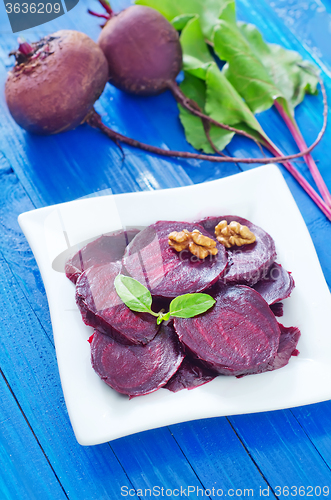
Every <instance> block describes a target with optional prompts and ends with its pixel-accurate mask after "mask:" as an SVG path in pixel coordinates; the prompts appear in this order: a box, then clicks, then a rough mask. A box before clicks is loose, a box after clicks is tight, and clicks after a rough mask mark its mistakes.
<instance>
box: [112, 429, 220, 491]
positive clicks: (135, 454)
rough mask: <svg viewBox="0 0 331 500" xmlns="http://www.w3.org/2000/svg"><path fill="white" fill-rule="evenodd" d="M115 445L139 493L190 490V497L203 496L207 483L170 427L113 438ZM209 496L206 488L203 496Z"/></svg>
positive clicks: (114, 447)
mask: <svg viewBox="0 0 331 500" xmlns="http://www.w3.org/2000/svg"><path fill="white" fill-rule="evenodd" d="M112 448H113V450H114V452H115V453H116V456H117V457H118V459H119V460H120V462H121V464H122V465H123V467H124V469H125V471H126V473H127V474H128V477H129V479H130V480H131V482H132V485H133V487H134V489H135V491H136V494H137V496H140V497H149V496H150V497H157V496H161V497H170V498H175V497H176V496H177V497H182V496H186V495H187V494H188V492H189V497H190V498H193V499H198V498H199V496H200V498H201V491H204V486H203V484H202V483H201V480H200V479H199V477H198V476H197V475H196V474H195V472H194V470H192V467H191V465H190V464H189V463H188V462H187V459H186V457H185V455H184V454H183V453H182V451H181V450H180V448H179V447H178V445H177V443H176V441H175V440H174V439H173V437H172V436H171V434H170V432H169V430H168V429H167V428H165V427H164V428H162V429H157V430H152V431H147V432H141V433H139V434H135V435H133V436H128V437H124V438H121V439H118V440H116V441H113V442H112ZM198 488H199V490H200V493H199V491H198ZM121 491H122V496H123V495H125V496H129V495H130V494H132V496H133V491H132V493H128V494H127V495H126V492H127V490H126V489H124V488H123V490H121ZM119 493H121V492H119ZM119 497H120V495H118V498H119ZM210 497H211V495H208V491H207V495H205V494H204V498H210Z"/></svg>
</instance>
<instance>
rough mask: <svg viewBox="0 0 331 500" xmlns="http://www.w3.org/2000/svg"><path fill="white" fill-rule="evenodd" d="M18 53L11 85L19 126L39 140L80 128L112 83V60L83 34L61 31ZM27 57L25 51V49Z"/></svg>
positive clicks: (8, 86)
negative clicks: (109, 76)
mask: <svg viewBox="0 0 331 500" xmlns="http://www.w3.org/2000/svg"><path fill="white" fill-rule="evenodd" d="M31 49H32V52H31V53H29V54H24V53H22V52H20V51H17V52H16V53H15V55H16V60H17V62H16V66H15V67H14V68H13V70H12V71H10V72H9V75H8V78H7V82H6V89H5V94H6V101H7V105H8V108H9V111H10V112H11V114H12V116H13V118H14V120H15V121H16V122H17V123H18V124H19V125H20V126H21V127H22V128H24V129H25V130H28V131H29V132H33V133H35V134H45V135H48V134H56V133H58V132H62V131H65V130H71V129H74V128H76V127H77V126H78V125H80V124H81V123H82V122H83V121H84V119H85V118H86V116H87V115H88V113H89V112H90V111H91V109H92V108H93V104H94V103H95V101H96V100H97V99H98V98H99V96H100V95H101V93H102V91H103V89H104V86H105V85H106V83H107V79H108V64H107V60H106V58H105V56H104V54H103V52H102V50H101V49H100V47H99V46H98V45H97V44H96V43H95V42H93V40H91V38H89V37H88V36H87V35H85V34H84V33H80V32H78V31H71V30H61V31H57V32H56V33H54V34H52V35H49V36H47V37H45V38H43V39H41V40H40V41H39V42H36V43H32V44H31ZM22 50H23V52H26V50H24V49H22Z"/></svg>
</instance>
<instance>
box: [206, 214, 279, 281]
mask: <svg viewBox="0 0 331 500" xmlns="http://www.w3.org/2000/svg"><path fill="white" fill-rule="evenodd" d="M221 220H226V221H227V222H228V224H230V222H232V221H234V220H235V221H237V222H239V223H240V224H242V225H244V226H247V227H248V228H249V229H250V230H251V231H252V232H253V233H254V234H255V236H256V241H255V242H254V243H251V244H250V245H243V246H241V247H237V246H235V247H232V248H230V249H228V255H229V260H231V265H229V267H228V269H227V271H226V273H225V275H224V282H225V283H240V284H247V285H251V286H252V285H255V283H257V282H258V281H259V280H260V279H261V277H262V276H265V275H266V273H267V272H268V270H269V268H270V266H271V264H272V263H273V262H274V260H275V259H276V247H275V243H274V240H273V239H272V237H271V236H270V235H269V234H268V233H266V232H265V231H264V230H263V229H262V228H260V227H259V226H256V225H255V224H253V223H252V222H250V221H248V220H246V219H243V218H242V217H238V216H236V215H222V216H220V217H208V218H207V219H204V220H201V221H198V223H199V224H201V225H202V226H203V227H204V228H205V229H206V231H208V232H209V234H210V235H213V236H214V237H215V227H216V226H217V224H218V223H219V222H220V221H221ZM222 281H223V277H222Z"/></svg>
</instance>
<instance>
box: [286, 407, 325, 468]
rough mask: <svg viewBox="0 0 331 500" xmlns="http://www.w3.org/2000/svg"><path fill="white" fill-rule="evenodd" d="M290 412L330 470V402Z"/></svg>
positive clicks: (294, 409)
mask: <svg viewBox="0 0 331 500" xmlns="http://www.w3.org/2000/svg"><path fill="white" fill-rule="evenodd" d="M291 411H292V413H293V415H294V416H295V417H296V419H297V420H298V422H299V424H300V425H301V427H302V428H303V430H304V431H305V432H306V434H307V435H308V436H309V438H310V439H311V441H312V443H313V444H314V446H315V447H316V449H317V451H318V452H319V453H320V454H321V456H322V457H323V460H325V462H326V463H327V465H328V467H329V468H330V469H331V401H326V402H324V403H320V404H314V405H308V406H300V407H298V408H293V409H292V410H291Z"/></svg>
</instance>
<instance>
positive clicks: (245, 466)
mask: <svg viewBox="0 0 331 500" xmlns="http://www.w3.org/2000/svg"><path fill="white" fill-rule="evenodd" d="M170 430H171V432H172V434H173V435H174V437H175V439H176V441H177V443H178V444H179V446H180V447H181V449H182V451H183V453H184V454H185V456H186V457H187V459H188V460H189V462H190V464H191V466H192V468H193V469H194V471H195V473H196V474H197V476H198V477H199V478H200V480H201V481H202V483H203V484H204V487H205V488H206V489H211V488H212V487H214V489H215V494H214V495H212V497H213V498H217V497H218V496H221V492H223V494H222V496H231V493H232V492H233V491H235V492H236V495H235V496H236V498H247V497H248V496H251V497H253V496H254V497H256V496H261V495H262V491H264V492H267V491H268V492H269V495H268V496H269V498H273V497H274V495H273V493H272V492H271V491H270V490H269V484H268V483H267V481H266V480H265V478H264V477H263V475H261V472H260V471H259V469H258V468H257V467H256V465H255V464H254V463H253V462H252V460H251V457H250V456H249V454H248V453H247V452H246V450H245V452H244V447H243V446H242V444H241V442H240V441H239V439H238V438H237V436H236V434H235V433H234V432H233V429H232V428H231V426H230V424H229V422H228V420H227V419H226V418H225V417H223V418H212V419H208V420H198V421H194V422H189V423H187V424H177V425H172V426H171V427H170ZM218 490H220V491H219V494H217V491H218ZM240 492H241V494H240Z"/></svg>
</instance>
